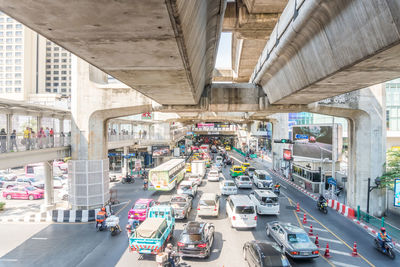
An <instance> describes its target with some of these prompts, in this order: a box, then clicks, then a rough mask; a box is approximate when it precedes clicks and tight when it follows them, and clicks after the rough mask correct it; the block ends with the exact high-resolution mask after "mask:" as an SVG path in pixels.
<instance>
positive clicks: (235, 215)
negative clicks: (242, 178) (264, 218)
mask: <svg viewBox="0 0 400 267" xmlns="http://www.w3.org/2000/svg"><path fill="white" fill-rule="evenodd" d="M226 214H227V215H228V218H229V219H230V221H231V226H232V227H235V228H255V227H257V213H256V208H255V206H254V204H253V202H252V201H251V199H250V198H249V197H248V196H247V195H233V196H229V197H228V198H227V199H226Z"/></svg>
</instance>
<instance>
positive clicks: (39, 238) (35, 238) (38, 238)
mask: <svg viewBox="0 0 400 267" xmlns="http://www.w3.org/2000/svg"><path fill="white" fill-rule="evenodd" d="M32 239H34V240H47V239H48V238H47V237H32Z"/></svg>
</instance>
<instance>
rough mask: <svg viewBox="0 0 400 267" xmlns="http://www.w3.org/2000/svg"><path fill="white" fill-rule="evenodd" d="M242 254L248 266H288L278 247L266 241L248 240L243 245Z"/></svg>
mask: <svg viewBox="0 0 400 267" xmlns="http://www.w3.org/2000/svg"><path fill="white" fill-rule="evenodd" d="M243 256H244V259H245V261H247V264H248V266H250V267H290V266H291V265H290V263H289V261H288V259H287V258H286V256H285V254H284V253H282V251H281V249H280V247H279V246H278V245H277V244H276V243H273V242H268V241H257V240H253V241H249V242H246V243H245V244H244V246H243Z"/></svg>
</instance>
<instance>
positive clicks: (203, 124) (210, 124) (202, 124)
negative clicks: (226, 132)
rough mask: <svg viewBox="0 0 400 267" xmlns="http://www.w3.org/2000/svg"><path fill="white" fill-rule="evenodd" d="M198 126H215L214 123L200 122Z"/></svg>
mask: <svg viewBox="0 0 400 267" xmlns="http://www.w3.org/2000/svg"><path fill="white" fill-rule="evenodd" d="M197 127H198V128H201V127H214V123H198V124H197Z"/></svg>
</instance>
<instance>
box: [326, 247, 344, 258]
mask: <svg viewBox="0 0 400 267" xmlns="http://www.w3.org/2000/svg"><path fill="white" fill-rule="evenodd" d="M319 250H320V251H325V248H320V249H319ZM329 252H330V253H334V254H340V255H344V256H349V257H351V254H350V253H348V252H343V251H339V250H335V249H331V248H330V249H329Z"/></svg>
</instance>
